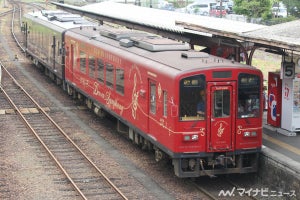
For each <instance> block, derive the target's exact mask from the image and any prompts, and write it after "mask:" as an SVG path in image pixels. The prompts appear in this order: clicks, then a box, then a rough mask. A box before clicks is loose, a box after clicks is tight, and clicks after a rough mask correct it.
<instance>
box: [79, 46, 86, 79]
mask: <svg viewBox="0 0 300 200" xmlns="http://www.w3.org/2000/svg"><path fill="white" fill-rule="evenodd" d="M79 59H80V60H79V67H80V71H81V72H82V73H84V74H85V73H86V54H85V52H83V51H80V58H79Z"/></svg>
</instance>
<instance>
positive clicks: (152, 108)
mask: <svg viewBox="0 0 300 200" xmlns="http://www.w3.org/2000/svg"><path fill="white" fill-rule="evenodd" d="M149 97H150V100H149V102H150V112H151V113H152V114H155V113H156V84H155V83H154V82H150V96H149Z"/></svg>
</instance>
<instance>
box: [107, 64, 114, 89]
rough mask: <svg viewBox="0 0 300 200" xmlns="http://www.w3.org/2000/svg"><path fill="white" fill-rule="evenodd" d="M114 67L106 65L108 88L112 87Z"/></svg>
mask: <svg viewBox="0 0 300 200" xmlns="http://www.w3.org/2000/svg"><path fill="white" fill-rule="evenodd" d="M114 71H115V69H114V66H113V65H112V64H110V63H106V74H105V75H106V85H107V86H108V87H110V88H113V87H114Z"/></svg>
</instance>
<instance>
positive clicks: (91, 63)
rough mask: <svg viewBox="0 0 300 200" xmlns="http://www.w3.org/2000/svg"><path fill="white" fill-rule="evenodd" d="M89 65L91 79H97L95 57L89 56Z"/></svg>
mask: <svg viewBox="0 0 300 200" xmlns="http://www.w3.org/2000/svg"><path fill="white" fill-rule="evenodd" d="M88 62H89V64H88V66H89V75H90V77H91V78H95V69H96V66H95V64H96V62H95V57H94V56H89V60H88Z"/></svg>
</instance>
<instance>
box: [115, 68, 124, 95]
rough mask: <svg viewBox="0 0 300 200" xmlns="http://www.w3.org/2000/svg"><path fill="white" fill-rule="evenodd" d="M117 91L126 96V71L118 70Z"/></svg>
mask: <svg viewBox="0 0 300 200" xmlns="http://www.w3.org/2000/svg"><path fill="white" fill-rule="evenodd" d="M116 90H117V92H118V93H120V94H124V69H120V68H117V69H116Z"/></svg>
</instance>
